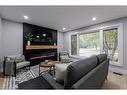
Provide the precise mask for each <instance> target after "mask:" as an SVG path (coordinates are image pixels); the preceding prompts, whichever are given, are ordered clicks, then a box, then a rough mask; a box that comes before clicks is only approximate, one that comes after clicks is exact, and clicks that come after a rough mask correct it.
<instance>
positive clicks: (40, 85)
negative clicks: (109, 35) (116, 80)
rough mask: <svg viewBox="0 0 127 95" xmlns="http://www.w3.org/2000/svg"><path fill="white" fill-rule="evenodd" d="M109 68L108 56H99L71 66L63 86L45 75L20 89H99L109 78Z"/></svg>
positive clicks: (26, 83)
mask: <svg viewBox="0 0 127 95" xmlns="http://www.w3.org/2000/svg"><path fill="white" fill-rule="evenodd" d="M108 68H109V59H108V58H107V55H106V54H99V55H97V56H92V57H89V58H86V59H82V60H79V61H76V62H73V63H72V64H70V65H69V66H68V67H67V69H66V73H65V78H64V83H63V84H61V83H59V82H56V80H54V79H53V78H52V76H50V75H48V74H44V75H42V76H39V77H37V78H35V79H32V80H29V81H27V82H23V83H21V84H19V85H18V89H99V88H101V87H102V85H103V83H104V81H105V79H106V78H107V75H108Z"/></svg>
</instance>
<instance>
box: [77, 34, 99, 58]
mask: <svg viewBox="0 0 127 95" xmlns="http://www.w3.org/2000/svg"><path fill="white" fill-rule="evenodd" d="M99 53H100V46H99V32H94V33H88V34H81V35H80V48H79V55H80V56H87V57H88V56H91V55H95V54H99Z"/></svg>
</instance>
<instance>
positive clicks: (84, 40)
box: [70, 24, 123, 66]
mask: <svg viewBox="0 0 127 95" xmlns="http://www.w3.org/2000/svg"><path fill="white" fill-rule="evenodd" d="M122 29H123V28H122V24H117V25H112V26H108V27H104V28H103V29H94V30H92V31H89V30H88V31H89V32H80V33H77V34H72V35H71V36H70V37H71V43H70V45H71V49H70V54H71V55H76V56H75V57H77V56H80V57H81V56H85V57H89V56H92V55H97V54H99V53H106V54H107V55H108V58H109V59H110V63H111V64H113V65H117V66H122V64H123V30H122Z"/></svg>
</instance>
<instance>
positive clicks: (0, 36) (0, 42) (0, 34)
mask: <svg viewBox="0 0 127 95" xmlns="http://www.w3.org/2000/svg"><path fill="white" fill-rule="evenodd" d="M1 30H2V29H1V18H0V68H1V64H2V31H1Z"/></svg>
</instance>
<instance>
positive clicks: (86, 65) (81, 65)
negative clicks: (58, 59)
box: [64, 56, 98, 89]
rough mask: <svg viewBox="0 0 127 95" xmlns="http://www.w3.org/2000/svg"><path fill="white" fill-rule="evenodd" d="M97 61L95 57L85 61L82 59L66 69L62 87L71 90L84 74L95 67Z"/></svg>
mask: <svg viewBox="0 0 127 95" xmlns="http://www.w3.org/2000/svg"><path fill="white" fill-rule="evenodd" d="M97 63H98V60H97V57H96V56H92V57H89V58H86V59H82V60H79V61H76V62H73V63H72V64H70V65H69V66H68V67H67V70H66V75H65V80H64V87H65V88H67V89H68V88H71V86H72V85H73V84H74V83H75V82H77V81H78V80H79V79H80V78H82V77H83V76H84V75H85V74H87V73H88V72H89V71H91V70H92V69H93V68H95V67H96V66H97Z"/></svg>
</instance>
